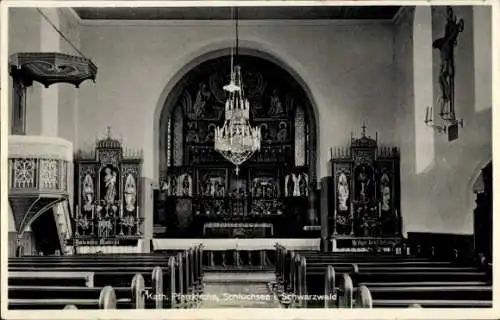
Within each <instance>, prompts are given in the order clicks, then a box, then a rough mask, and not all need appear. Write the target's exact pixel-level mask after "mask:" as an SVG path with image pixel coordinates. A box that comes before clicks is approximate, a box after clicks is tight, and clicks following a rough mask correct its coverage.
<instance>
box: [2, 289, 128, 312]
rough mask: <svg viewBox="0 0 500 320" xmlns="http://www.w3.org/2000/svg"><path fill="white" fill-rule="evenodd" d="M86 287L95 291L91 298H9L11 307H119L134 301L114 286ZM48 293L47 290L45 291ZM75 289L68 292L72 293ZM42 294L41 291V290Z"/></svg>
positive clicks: (25, 308)
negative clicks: (117, 292) (123, 295)
mask: <svg viewBox="0 0 500 320" xmlns="http://www.w3.org/2000/svg"><path fill="white" fill-rule="evenodd" d="M81 288H85V290H87V291H89V290H91V291H93V292H92V293H93V296H92V297H91V298H82V299H75V298H57V299H55V298H39V299H11V298H9V301H8V305H9V309H23V310H28V309H36V310H40V309H75V308H76V309H117V307H119V306H126V305H127V304H130V302H131V301H132V299H131V298H118V299H117V297H116V293H115V290H114V288H113V287H111V286H106V287H104V288H102V289H98V288H88V287H81ZM71 289H73V288H71ZM95 289H98V290H95ZM43 292H44V293H47V291H45V290H44V291H43ZM73 292H74V291H70V292H66V294H71V293H73ZM39 294H40V292H39Z"/></svg>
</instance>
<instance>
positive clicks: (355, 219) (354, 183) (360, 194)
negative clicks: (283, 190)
mask: <svg viewBox="0 0 500 320" xmlns="http://www.w3.org/2000/svg"><path fill="white" fill-rule="evenodd" d="M377 140H378V139H377V137H376V138H375V139H372V138H371V137H369V136H366V126H364V125H363V127H362V135H361V137H360V138H353V137H352V136H351V146H350V147H348V148H336V149H332V152H331V165H332V176H333V188H332V190H333V191H332V192H333V194H332V195H331V197H332V198H333V199H334V202H333V203H334V205H333V210H331V218H330V219H329V229H330V230H332V235H331V236H332V239H334V248H335V247H336V248H341V247H345V248H349V247H386V246H393V245H396V244H397V243H399V241H400V239H401V216H400V214H399V210H400V209H399V208H400V176H399V159H400V156H399V151H398V149H397V148H395V147H379V146H378V141H377ZM332 211H333V212H332Z"/></svg>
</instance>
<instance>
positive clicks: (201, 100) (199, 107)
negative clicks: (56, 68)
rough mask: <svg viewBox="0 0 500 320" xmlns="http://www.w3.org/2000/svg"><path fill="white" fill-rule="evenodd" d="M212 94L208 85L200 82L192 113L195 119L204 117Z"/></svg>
mask: <svg viewBox="0 0 500 320" xmlns="http://www.w3.org/2000/svg"><path fill="white" fill-rule="evenodd" d="M210 95H211V93H210V90H209V89H208V87H207V85H206V84H205V83H204V82H202V83H200V85H199V89H198V93H197V94H196V99H195V101H194V105H193V113H192V115H191V116H192V118H193V119H200V118H202V117H203V114H204V113H205V109H206V105H207V102H208V99H210Z"/></svg>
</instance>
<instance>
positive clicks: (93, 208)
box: [92, 205, 95, 220]
mask: <svg viewBox="0 0 500 320" xmlns="http://www.w3.org/2000/svg"><path fill="white" fill-rule="evenodd" d="M94 210H95V207H94V206H93V205H92V220H94Z"/></svg>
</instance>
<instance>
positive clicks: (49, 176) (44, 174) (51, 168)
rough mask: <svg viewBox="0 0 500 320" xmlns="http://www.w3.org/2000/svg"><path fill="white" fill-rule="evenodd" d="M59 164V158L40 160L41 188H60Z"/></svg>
mask: <svg viewBox="0 0 500 320" xmlns="http://www.w3.org/2000/svg"><path fill="white" fill-rule="evenodd" d="M58 187H59V165H58V161H57V160H44V159H41V160H40V188H42V189H58Z"/></svg>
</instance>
